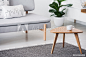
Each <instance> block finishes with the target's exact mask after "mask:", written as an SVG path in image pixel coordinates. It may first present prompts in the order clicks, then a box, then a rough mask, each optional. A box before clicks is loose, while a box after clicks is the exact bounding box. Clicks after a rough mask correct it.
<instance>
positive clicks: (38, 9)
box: [32, 0, 53, 17]
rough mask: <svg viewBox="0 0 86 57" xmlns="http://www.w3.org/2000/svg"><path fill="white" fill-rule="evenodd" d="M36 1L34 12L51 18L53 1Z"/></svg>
mask: <svg viewBox="0 0 86 57" xmlns="http://www.w3.org/2000/svg"><path fill="white" fill-rule="evenodd" d="M34 1H35V10H34V11H32V12H33V13H36V14H39V15H43V16H46V17H50V15H49V4H50V3H51V2H52V1H53V0H34Z"/></svg>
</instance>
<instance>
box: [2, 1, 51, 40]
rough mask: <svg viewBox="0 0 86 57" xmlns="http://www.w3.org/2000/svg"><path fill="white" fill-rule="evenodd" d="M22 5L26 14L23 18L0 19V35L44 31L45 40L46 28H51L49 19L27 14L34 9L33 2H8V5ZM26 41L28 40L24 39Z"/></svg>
mask: <svg viewBox="0 0 86 57" xmlns="http://www.w3.org/2000/svg"><path fill="white" fill-rule="evenodd" d="M19 4H22V5H23V6H24V9H25V11H26V13H27V15H26V16H25V17H20V18H12V19H0V33H7V32H17V31H22V30H24V31H26V33H28V30H36V29H40V30H42V31H44V40H46V28H50V27H51V23H50V19H49V18H46V17H43V16H41V15H37V14H34V13H28V11H32V10H34V8H35V5H34V0H9V5H10V6H13V5H19ZM26 39H28V38H27V37H26Z"/></svg>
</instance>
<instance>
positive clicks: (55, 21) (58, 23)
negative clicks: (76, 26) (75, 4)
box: [54, 17, 64, 27]
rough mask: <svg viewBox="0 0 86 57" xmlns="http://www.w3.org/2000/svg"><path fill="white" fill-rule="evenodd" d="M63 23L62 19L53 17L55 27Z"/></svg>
mask: <svg viewBox="0 0 86 57" xmlns="http://www.w3.org/2000/svg"><path fill="white" fill-rule="evenodd" d="M63 23H64V17H54V24H55V25H56V26H58V27H59V26H62V25H63Z"/></svg>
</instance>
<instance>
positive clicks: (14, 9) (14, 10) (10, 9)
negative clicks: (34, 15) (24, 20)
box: [2, 5, 25, 19]
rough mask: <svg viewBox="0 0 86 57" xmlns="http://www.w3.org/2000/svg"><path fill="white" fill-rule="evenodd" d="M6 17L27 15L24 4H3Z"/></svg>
mask: <svg viewBox="0 0 86 57" xmlns="http://www.w3.org/2000/svg"><path fill="white" fill-rule="evenodd" d="M2 10H3V14H4V18H5V19H6V18H13V17H21V16H25V11H24V8H23V5H16V6H2Z"/></svg>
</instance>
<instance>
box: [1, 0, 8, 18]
mask: <svg viewBox="0 0 86 57" xmlns="http://www.w3.org/2000/svg"><path fill="white" fill-rule="evenodd" d="M7 5H9V1H8V0H0V19H2V18H3V13H2V8H1V6H7Z"/></svg>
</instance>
